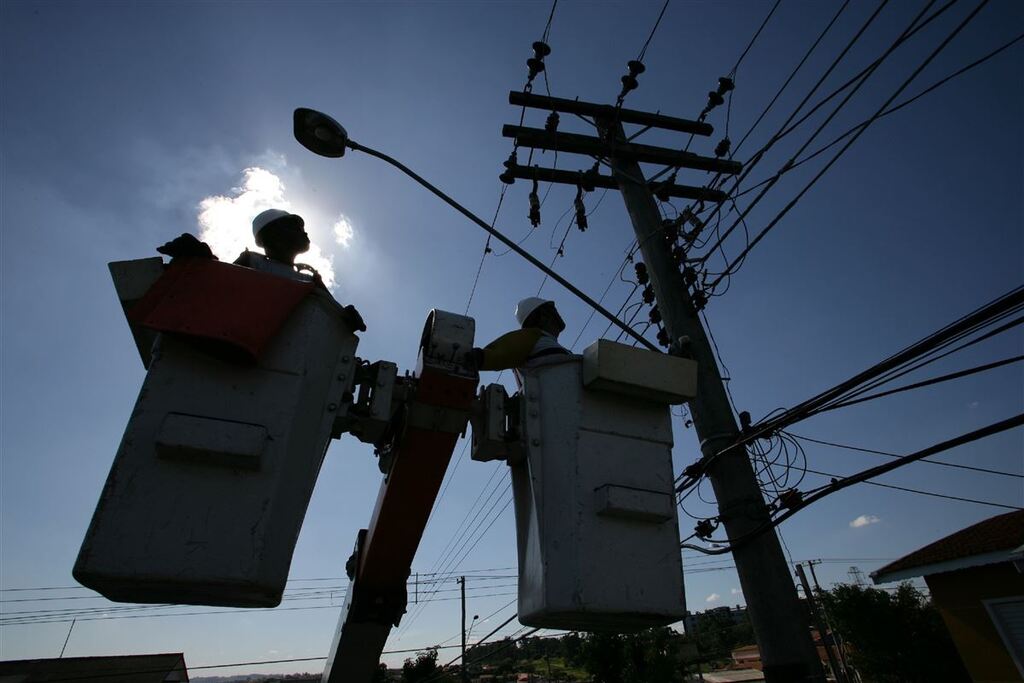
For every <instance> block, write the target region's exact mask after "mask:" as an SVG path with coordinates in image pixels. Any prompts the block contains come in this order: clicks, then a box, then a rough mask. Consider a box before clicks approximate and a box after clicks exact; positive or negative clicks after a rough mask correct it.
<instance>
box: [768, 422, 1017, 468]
mask: <svg viewBox="0 0 1024 683" xmlns="http://www.w3.org/2000/svg"><path fill="white" fill-rule="evenodd" d="M788 434H789V436H791V437H793V438H794V439H799V440H801V441H809V442H811V443H816V444H819V445H821V446H831V447H833V448H843V449H846V450H849V451H856V452H858V453H870V454H872V455H881V456H883V457H886V458H899V457H901V456H900V455H899V454H898V453H890V452H888V451H879V450H876V449H873V448H863V447H861V446H850V445H848V444H842V443H836V442H834V441H825V440H823V439H813V438H811V437H809V436H802V435H800V434H793V433H792V432H788ZM918 462H923V463H927V464H929V465H938V466H940V467H951V468H954V469H958V470H967V471H970V472H981V473H983V474H995V475H999V476H1003V477H1012V478H1014V479H1024V474H1016V473H1014V472H1006V471H1003V470H994V469H990V468H987V467H977V466H975V465H961V464H959V463H953V462H945V461H943V460H932V459H931V458H922V459H921V460H919V461H918Z"/></svg>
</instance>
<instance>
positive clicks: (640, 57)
mask: <svg viewBox="0 0 1024 683" xmlns="http://www.w3.org/2000/svg"><path fill="white" fill-rule="evenodd" d="M669 2H671V0H665V4H664V5H662V6H661V11H660V12H658V18H657V20H655V22H654V26H653V27H651V33H650V34H649V35H648V36H647V40H645V41H644V46H643V47H642V48H640V52H639V54H637V56H636V61H638V62H642V61H643V60H644V56H645V55H646V54H647V47H648V46H649V45H650V44H651V40H653V39H654V34H655V33H657V31H658V26H660V25H661V18H662V17H664V16H665V10H667V9H668V3H669Z"/></svg>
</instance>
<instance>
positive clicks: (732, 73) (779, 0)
mask: <svg viewBox="0 0 1024 683" xmlns="http://www.w3.org/2000/svg"><path fill="white" fill-rule="evenodd" d="M781 4H782V0H775V4H774V5H772V8H771V10H769V11H768V16H766V17H765V18H764V21H762V22H761V25H760V26H759V27H758V28H757V31H755V32H754V35H753V37H752V38H751V39H750V42H749V43H747V47H746V48H744V50H743V52H742V53H741V54H740V57H739V59H737V60H736V64H735V65H733V67H732V71H730V72H729V76H730V77H734V76H735V75H736V71H737V70H738V69H739V68H740V64H742V63H743V60H744V59H745V58H746V56H747V53H748V52H750V48H752V47H754V43H756V42H757V38H758V36H760V35H761V31H763V30H764V27H765V26H767V25H768V21H769V20H770V19H771V18H772V15H773V14H775V10H777V9H778V8H779V5H781Z"/></svg>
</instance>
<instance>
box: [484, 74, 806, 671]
mask: <svg viewBox="0 0 1024 683" xmlns="http://www.w3.org/2000/svg"><path fill="white" fill-rule="evenodd" d="M509 102H510V103H511V104H516V105H520V106H528V107H536V108H539V109H543V110H548V111H570V109H569V108H568V107H570V106H571V113H574V114H578V115H581V116H591V117H593V119H594V121H595V123H596V124H597V126H598V128H599V130H600V133H601V136H600V137H590V136H584V135H570V134H566V133H561V132H557V131H542V130H537V129H528V128H523V127H521V126H505V128H504V129H503V134H504V135H505V136H506V137H512V138H515V139H516V141H517V143H518V144H519V145H520V146H527V147H535V148H540V149H551V150H557V151H559V152H567V153H576V154H588V155H593V156H598V157H603V158H606V159H608V160H609V162H610V164H611V167H612V176H611V178H609V177H608V176H603V175H599V174H597V173H596V171H591V172H587V173H582V174H574V175H575V177H576V178H577V180H576V181H575V182H578V183H580V184H581V187H582V186H583V183H588V184H590V185H591V186H597V187H602V186H607V185H608V181H609V180H612V181H613V182H614V186H616V187H618V189H619V191H620V193H621V194H622V197H623V200H624V201H625V204H626V209H627V211H628V213H629V217H630V221H631V223H632V225H633V231H634V233H635V234H636V239H637V242H638V244H639V245H640V251H641V253H642V255H643V259H644V262H645V264H646V266H647V271H648V273H649V275H650V282H651V285H652V288H653V293H654V297H655V299H656V301H657V305H658V309H659V312H660V314H661V318H662V324H663V326H664V329H665V331H666V332H667V334H668V337H669V339H670V340H671V341H673V342H679V341H680V340H684V339H685V340H686V341H687V342H688V343H687V344H686V348H685V352H686V353H687V354H688V355H690V356H691V357H692V358H693V359H694V360H696V361H697V372H698V377H697V397H696V398H695V399H694V400H693V401H691V402H690V414H691V416H692V418H693V425H694V427H695V429H696V431H697V436H698V437H699V439H700V443H701V451H702V453H703V455H704V456H705V458H707V459H708V460H710V461H711V464H710V466H709V467H708V470H707V474H708V477H709V478H710V480H711V484H712V487H713V488H714V491H715V496H716V498H717V500H718V509H719V518H720V520H721V522H722V524H723V525H724V527H725V530H726V534H727V535H728V537H729V539H730V540H731V541H736V540H738V539H743V542H742V543H741V544H739V545H738V546H737V547H736V548H735V549H734V550H733V557H734V559H735V561H736V570H737V573H738V574H739V579H740V584H741V585H742V587H743V594H744V595H745V596H746V597H747V609H748V613H749V614H750V618H751V622H752V623H753V626H754V631H755V634H756V636H757V642H758V646H759V648H760V651H761V661H762V662H763V665H764V675H765V680H766V681H767V682H768V683H774V682H776V681H787V682H791V681H822V680H824V675H823V672H822V669H821V662H820V661H819V660H818V656H817V652H816V651H815V648H814V643H813V642H812V640H811V635H810V628H809V623H808V620H807V613H806V612H805V611H804V610H803V608H802V606H801V604H800V601H799V598H798V597H797V592H796V586H795V585H794V584H793V580H792V577H791V575H790V573H789V569H788V567H787V564H786V560H785V558H784V556H783V554H782V548H781V546H780V545H779V540H778V537H777V535H776V534H775V531H774V529H773V528H771V527H770V525H769V522H770V515H769V510H768V507H767V506H766V505H765V502H764V498H763V497H762V495H761V489H760V487H759V485H758V483H757V479H756V478H755V476H754V470H753V468H752V466H751V463H750V460H749V458H748V456H747V452H746V449H742V448H740V449H737V448H733V449H731V450H728V451H726V449H727V448H729V447H730V446H732V445H733V444H735V443H736V442H737V441H738V440H739V439H740V430H739V427H738V426H737V424H736V420H735V418H734V417H733V413H732V409H731V407H730V405H729V401H728V396H727V394H726V391H725V385H724V384H723V381H722V378H721V375H720V374H719V369H718V363H717V361H716V359H715V354H714V351H713V349H712V347H711V344H710V343H709V340H708V336H707V333H706V331H705V330H704V327H703V325H702V323H701V320H700V317H699V316H698V311H697V309H696V307H695V306H694V304H693V301H692V300H691V298H690V295H689V291H688V288H687V284H686V282H685V281H684V279H683V275H682V273H681V272H680V268H679V265H677V263H676V262H675V261H674V260H673V258H672V253H671V251H670V248H669V246H668V245H667V244H666V241H665V240H664V239H662V235H663V232H662V219H661V214H660V213H659V211H658V206H657V204H656V203H655V198H654V194H653V189H654V188H652V187H651V186H650V185H649V184H648V182H647V181H646V179H645V178H644V175H643V171H642V169H641V168H640V163H639V162H640V161H645V162H651V163H666V164H671V165H673V166H678V167H681V168H696V169H701V170H706V171H714V172H721V173H725V174H734V173H737V172H739V170H741V165H740V164H739V163H736V162H734V161H730V160H725V159H715V158H708V157H702V156H698V155H696V154H693V153H690V152H679V151H676V150H671V149H662V148H656V147H651V146H649V145H639V144H636V143H633V142H630V141H628V140H627V139H626V137H625V134H624V132H623V129H622V125H621V124H622V123H637V124H639V125H647V126H653V127H659V128H665V129H669V130H677V131H680V132H689V133H691V134H693V135H710V134H711V132H712V128H711V126H710V125H708V124H707V123H704V122H695V121H686V120H684V119H675V118H671V117H667V116H663V115H653V114H646V113H643V112H635V111H631V110H625V109H616V108H615V107H612V106H609V105H600V104H591V103H587V102H580V101H578V100H573V101H571V105H565V104H564V103H565V102H568V101H567V100H557V99H555V98H550V97H544V96H541V95H535V94H533V93H521V92H513V93H510V95H509ZM654 116H656V117H657V118H654V119H652V118H651V117H654ZM506 167H507V170H506V172H505V173H503V174H502V179H503V180H505V181H506V182H511V181H512V180H513V179H514V178H526V179H531V178H533V177H536V176H535V174H536V173H537V171H538V169H533V168H530V167H523V166H519V165H517V164H516V163H514V159H510V160H509V162H508V163H507V164H506ZM588 175H589V176H590V177H589V178H587V176H588ZM548 177H551V176H548ZM657 189H658V192H659V193H664V194H667V195H669V196H676V197H694V198H700V199H704V200H705V201H719V202H720V201H723V200H724V195H723V194H722V193H717V194H715V193H711V192H709V191H707V190H705V189H703V188H694V187H686V186H680V185H675V184H665V183H662V184H658V185H657ZM677 346H678V344H677ZM723 451H726V452H724V453H722V452H723ZM720 454H721V455H720ZM766 527H767V530H765V529H766Z"/></svg>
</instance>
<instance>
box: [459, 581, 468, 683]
mask: <svg viewBox="0 0 1024 683" xmlns="http://www.w3.org/2000/svg"><path fill="white" fill-rule="evenodd" d="M459 583H461V584H462V666H461V667H460V668H461V669H462V681H463V683H469V671H468V670H467V669H466V577H465V576H463V577H462V578H461V579H459Z"/></svg>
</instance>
